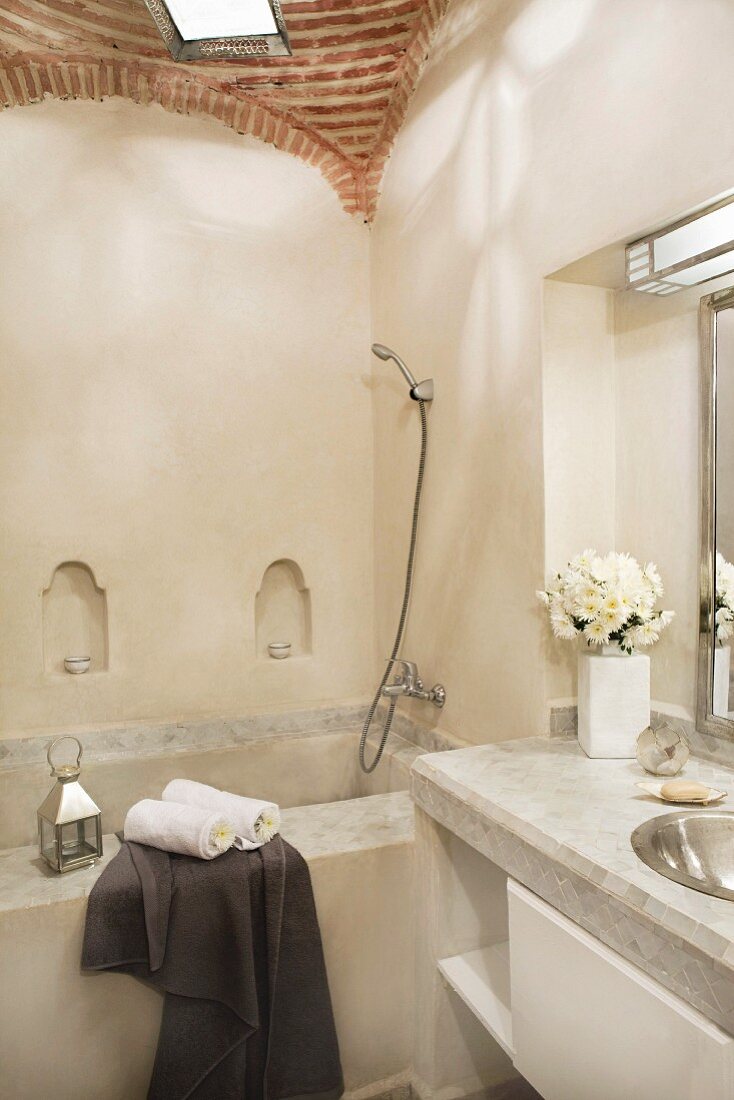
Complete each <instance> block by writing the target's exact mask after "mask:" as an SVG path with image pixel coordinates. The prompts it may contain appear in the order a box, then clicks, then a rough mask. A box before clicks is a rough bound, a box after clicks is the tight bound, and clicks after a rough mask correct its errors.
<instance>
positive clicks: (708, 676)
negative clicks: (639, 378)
mask: <svg viewBox="0 0 734 1100" xmlns="http://www.w3.org/2000/svg"><path fill="white" fill-rule="evenodd" d="M732 308H734V289H733V288H731V287H730V288H727V289H726V290H718V291H716V292H715V293H714V294H708V295H706V297H704V298H702V299H701V304H700V307H699V348H700V357H701V362H700V400H701V433H700V444H701V450H700V470H701V567H700V574H699V578H700V579H699V585H700V588H699V592H700V603H699V608H700V611H699V631H698V685H697V692H696V727H697V729H698V730H699V732H701V733H707V734H710V735H712V736H714V737H718V738H720V739H721V740H723V741H734V722H733V721H731V719H729V718H721V717H719V716H718V715H716V714H714V713H713V688H714V639H715V622H714V618H715V603H716V593H715V591H714V587H715V584H716V369H717V363H716V324H717V317H718V314H719V313H720V312H721V311H722V310H724V309H732Z"/></svg>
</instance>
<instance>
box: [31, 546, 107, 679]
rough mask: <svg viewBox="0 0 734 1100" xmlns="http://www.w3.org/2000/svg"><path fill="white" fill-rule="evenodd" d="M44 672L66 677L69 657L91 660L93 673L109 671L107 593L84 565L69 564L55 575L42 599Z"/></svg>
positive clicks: (75, 562) (67, 562)
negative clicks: (65, 664)
mask: <svg viewBox="0 0 734 1100" xmlns="http://www.w3.org/2000/svg"><path fill="white" fill-rule="evenodd" d="M42 605H43V606H42V611H43V668H44V672H46V673H49V674H56V673H65V672H66V670H65V668H64V658H65V657H90V658H91V664H90V667H89V671H90V672H103V671H105V670H106V669H107V667H108V648H109V647H108V635H107V593H106V592H105V590H104V588H102V587H101V586H100V585H98V584H97V581H96V579H95V576H94V572H93V570H92V569H91V568H90V566H89V565H87V564H86V563H85V562H82V561H65V562H62V563H61V564H60V565H57V567H56V568H55V569H54V571H53V575H52V577H51V580H50V582H49V585H48V587H47V588H46V589H45V590H44V592H43V595H42Z"/></svg>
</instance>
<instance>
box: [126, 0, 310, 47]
mask: <svg viewBox="0 0 734 1100" xmlns="http://www.w3.org/2000/svg"><path fill="white" fill-rule="evenodd" d="M145 2H146V4H147V6H148V10H149V11H150V13H151V15H152V16H153V18H154V19H155V23H156V26H157V27H158V30H159V31H160V34H161V37H162V38H163V41H164V42H165V43H166V45H167V46H168V49H169V51H170V53H171V56H172V57H173V59H174V60H175V61H196V60H201V61H227V60H238V61H243V60H246V59H247V58H248V57H279V56H280V57H282V56H284V55H290V53H291V48H290V43H289V41H288V32H287V30H286V26H285V22H284V21H283V15H282V12H281V10H280V3H279V0H145Z"/></svg>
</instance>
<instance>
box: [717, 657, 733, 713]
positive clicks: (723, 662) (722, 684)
mask: <svg viewBox="0 0 734 1100" xmlns="http://www.w3.org/2000/svg"><path fill="white" fill-rule="evenodd" d="M730 672H731V646H728V645H717V646H715V647H714V699H713V704H714V709H713V713H714V714H717V715H718V716H719V718H728V717H729V675H730Z"/></svg>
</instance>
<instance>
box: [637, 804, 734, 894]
mask: <svg viewBox="0 0 734 1100" xmlns="http://www.w3.org/2000/svg"><path fill="white" fill-rule="evenodd" d="M632 847H633V848H634V850H635V852H636V853H637V855H638V856H639V857H640V859H641V860H642V862H643V863H646V864H647V866H648V867H652V869H653V871H657V872H658V873H659V874H661V875H665V877H666V878H671V879H673V881H674V882H680V883H682V884H683V886H689V887H690V888H691V889H692V890H700V891H701V893H703V894H713V896H714V897H715V898H727V899H728V900H729V901H734V813H727V812H725V811H722V810H678V811H676V813H673V814H663V815H662V816H661V817H653V818H651V819H650V820H649V821H645V822H644V824H642V825H639V826H638V827H637V828H636V829H635V831H634V832H633V834H632Z"/></svg>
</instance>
